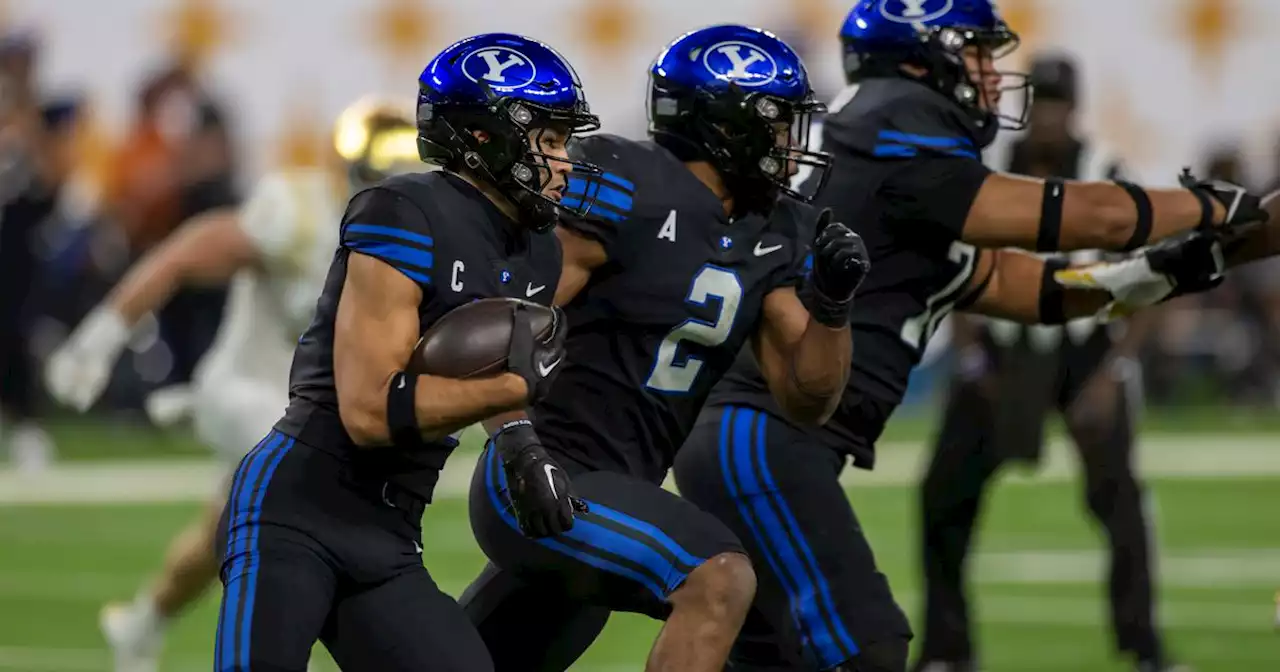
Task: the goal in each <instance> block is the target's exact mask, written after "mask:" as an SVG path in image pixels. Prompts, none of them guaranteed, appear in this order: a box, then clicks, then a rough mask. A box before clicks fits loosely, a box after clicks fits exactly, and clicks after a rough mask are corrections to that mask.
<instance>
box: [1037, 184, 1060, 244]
mask: <svg viewBox="0 0 1280 672" xmlns="http://www.w3.org/2000/svg"><path fill="white" fill-rule="evenodd" d="M1065 191H1066V189H1065V188H1064V187H1063V184H1062V180H1061V179H1059V178H1056V177H1051V178H1049V179H1047V180H1045V181H1044V198H1043V199H1042V200H1041V201H1040V231H1039V233H1037V234H1036V251H1037V252H1054V251H1057V250H1058V245H1059V244H1060V243H1059V238H1060V237H1061V235H1062V196H1063V192H1065Z"/></svg>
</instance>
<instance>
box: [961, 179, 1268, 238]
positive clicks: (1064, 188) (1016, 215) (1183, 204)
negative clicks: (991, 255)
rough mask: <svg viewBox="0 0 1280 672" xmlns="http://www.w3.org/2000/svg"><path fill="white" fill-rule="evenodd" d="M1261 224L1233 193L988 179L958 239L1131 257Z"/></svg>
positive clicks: (1247, 198)
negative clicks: (1189, 236) (1170, 242)
mask: <svg viewBox="0 0 1280 672" xmlns="http://www.w3.org/2000/svg"><path fill="white" fill-rule="evenodd" d="M1262 218H1263V215H1261V213H1260V211H1259V209H1258V200H1257V198H1256V197H1254V196H1251V195H1248V194H1245V193H1244V192H1243V190H1242V189H1239V188H1236V187H1234V185H1221V184H1210V183H1199V184H1196V185H1195V186H1194V187H1192V188H1185V189H1144V188H1142V187H1138V186H1136V185H1133V184H1129V183H1124V182H1076V181H1072V180H1059V179H1049V180H1040V179H1033V178H1028V177H1021V176H1016V175H1009V174H1004V173H991V174H989V175H988V176H987V177H986V179H985V180H984V181H983V182H982V186H981V187H980V188H979V189H978V192H977V195H976V196H975V197H974V199H973V203H972V205H971V206H970V208H969V211H968V214H967V216H966V217H965V220H964V225H963V229H962V232H961V238H962V239H963V240H964V241H965V242H968V243H971V244H973V245H977V246H980V247H992V248H996V247H1019V248H1023V249H1028V250H1037V251H1045V252H1047V251H1055V250H1064V251H1065V250H1080V249H1101V250H1132V249H1136V248H1138V247H1141V246H1143V245H1145V244H1147V243H1148V242H1154V241H1158V240H1161V239H1163V238H1168V237H1169V236H1173V235H1176V234H1179V233H1183V232H1186V231H1190V230H1193V229H1196V228H1208V227H1217V228H1234V227H1236V226H1239V225H1243V224H1248V223H1251V222H1256V221H1260V220H1261V219H1262Z"/></svg>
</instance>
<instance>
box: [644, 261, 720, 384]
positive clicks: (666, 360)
mask: <svg viewBox="0 0 1280 672" xmlns="http://www.w3.org/2000/svg"><path fill="white" fill-rule="evenodd" d="M713 298H716V299H720V312H719V313H717V314H716V320H715V322H714V323H709V322H703V321H702V320H695V319H693V318H689V319H687V320H685V321H684V322H681V323H680V325H679V326H677V327H676V328H675V329H672V330H671V333H669V334H667V337H666V338H664V339H662V345H660V346H658V356H657V359H656V360H655V361H654V362H653V370H652V371H651V372H650V373H649V380H647V381H645V387H647V388H649V389H651V390H656V391H658V392H674V393H677V394H681V393H685V392H688V391H689V390H691V389H693V382H694V381H695V380H696V379H697V378H698V372H699V371H701V370H702V360H700V359H698V358H696V357H693V356H690V355H689V354H688V353H685V355H684V357H683V361H677V359H678V358H680V357H681V353H680V345H681V343H682V342H686V341H687V342H689V343H697V344H699V345H704V346H707V347H715V346H717V345H720V344H722V343H724V342H725V341H726V340H728V338H729V334H731V333H732V332H733V322H734V318H736V317H737V316H738V306H739V305H740V304H741V303H742V281H740V280H739V279H738V274H737V273H734V272H733V271H730V270H728V269H724V268H720V267H719V266H703V267H702V270H700V271H698V274H697V275H695V276H693V285H692V286H691V287H689V295H688V296H686V297H685V301H688V302H689V303H692V304H693V305H695V306H705V305H707V301H708V300H710V299H713Z"/></svg>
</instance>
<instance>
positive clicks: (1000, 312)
mask: <svg viewBox="0 0 1280 672" xmlns="http://www.w3.org/2000/svg"><path fill="white" fill-rule="evenodd" d="M991 253H992V254H994V255H995V262H994V263H995V270H994V271H993V275H992V277H991V280H990V281H989V282H988V284H987V287H986V289H985V290H984V291H983V293H982V294H981V295H980V296H978V297H977V299H976V300H975V301H974V303H973V305H972V307H971V308H970V309H969V310H970V311H971V312H975V313H981V314H983V315H989V316H991V317H998V318H1001V319H1006V320H1013V321H1014V322H1022V323H1024V324H1061V323H1062V322H1065V321H1067V320H1072V319H1075V318H1077V317H1088V316H1090V315H1094V314H1096V313H1097V312H1098V311H1099V310H1101V309H1102V308H1103V307H1104V306H1106V305H1107V304H1108V303H1109V302H1110V301H1111V294H1110V293H1109V292H1107V291H1105V290H1099V289H1068V288H1064V287H1061V286H1059V285H1058V284H1057V283H1056V282H1054V280H1053V273H1052V267H1051V266H1049V265H1048V264H1047V262H1046V261H1045V260H1043V259H1041V258H1039V257H1036V256H1034V255H1031V254H1026V253H1024V252H1019V251H1016V250H1007V249H1006V250H995V251H992V252H991Z"/></svg>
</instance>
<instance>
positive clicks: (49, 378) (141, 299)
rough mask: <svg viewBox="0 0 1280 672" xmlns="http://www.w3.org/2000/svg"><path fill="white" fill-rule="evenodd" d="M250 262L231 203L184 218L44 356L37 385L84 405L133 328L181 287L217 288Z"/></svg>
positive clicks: (252, 252) (253, 253) (251, 249)
mask: <svg viewBox="0 0 1280 672" xmlns="http://www.w3.org/2000/svg"><path fill="white" fill-rule="evenodd" d="M257 260H258V251H257V248H256V247H255V246H254V245H253V243H252V242H251V241H250V239H249V236H248V235H246V234H245V232H244V229H243V228H242V227H241V226H240V213H239V211H238V210H236V209H234V208H220V209H217V210H211V211H208V212H206V213H204V214H201V215H199V216H197V217H194V218H192V219H190V220H188V221H187V222H186V223H185V224H183V225H182V226H181V227H180V228H179V229H178V230H177V231H175V232H174V233H173V234H172V235H170V236H169V237H168V238H167V239H165V241H164V242H163V243H161V244H160V245H158V246H157V247H156V248H154V249H153V250H151V251H150V252H148V253H147V254H146V255H145V256H144V257H143V258H142V259H141V260H140V261H138V262H137V263H136V264H134V265H133V266H132V267H131V268H130V269H129V271H128V272H127V273H126V274H125V276H124V278H123V279H122V280H121V281H120V282H119V283H118V284H117V285H116V286H115V288H114V289H112V290H111V293H110V294H109V295H108V296H107V298H106V299H105V300H104V301H103V302H102V304H100V305H99V306H97V307H96V308H94V310H93V311H91V312H90V313H89V315H87V316H86V317H85V319H84V320H83V321H82V322H81V323H80V325H79V326H78V327H77V328H76V330H75V331H74V332H73V333H72V334H71V336H70V337H69V338H67V340H66V342H65V343H64V344H63V345H62V346H61V347H59V348H58V350H56V351H55V352H54V353H53V354H52V355H51V356H50V358H49V362H48V364H47V366H46V368H45V382H46V385H47V387H48V389H49V393H50V394H51V395H52V396H53V398H54V399H56V400H57V401H58V402H60V403H63V404H66V405H68V406H72V407H74V408H77V409H78V410H81V411H83V410H86V409H87V408H89V407H90V406H92V405H93V403H94V401H96V400H97V398H98V397H99V396H100V395H101V394H102V390H103V389H104V388H105V387H106V384H107V381H108V379H109V378H110V374H111V369H112V367H113V365H114V364H115V360H116V358H117V357H119V356H120V352H121V351H123V349H124V347H125V345H127V344H128V342H129V337H130V334H131V332H132V329H133V327H134V325H136V324H137V323H138V321H139V320H141V319H142V317H143V316H145V315H147V314H148V313H151V312H154V311H157V310H159V309H160V308H162V307H164V305H165V304H166V303H168V302H169V299H170V298H172V297H173V295H174V294H175V293H176V292H177V291H178V289H180V288H181V287H183V286H188V285H220V284H224V283H226V282H227V280H228V279H229V278H231V276H232V275H234V274H235V273H236V271H239V270H240V269H242V268H245V267H247V266H250V265H252V264H254V263H255V262H256V261H257Z"/></svg>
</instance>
